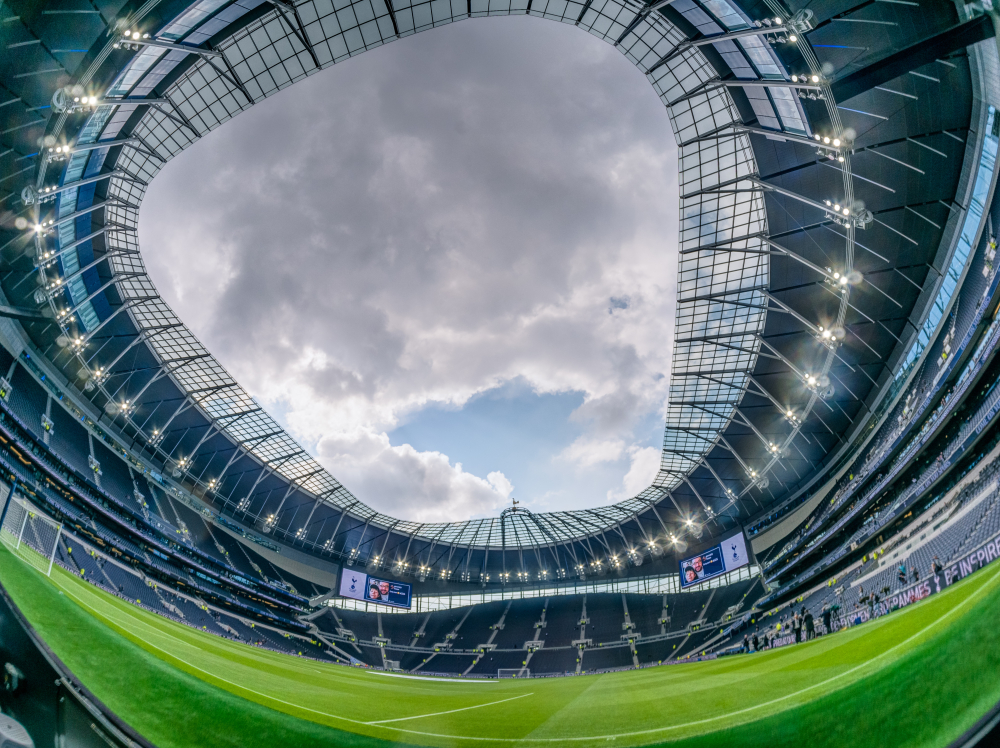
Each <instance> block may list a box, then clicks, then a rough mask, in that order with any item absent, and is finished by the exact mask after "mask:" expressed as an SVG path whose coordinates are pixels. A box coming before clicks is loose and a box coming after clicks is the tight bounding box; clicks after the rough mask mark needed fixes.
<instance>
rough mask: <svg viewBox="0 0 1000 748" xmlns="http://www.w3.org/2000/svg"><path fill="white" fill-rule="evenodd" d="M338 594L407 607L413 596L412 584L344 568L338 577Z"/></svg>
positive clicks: (396, 606) (353, 598) (397, 606)
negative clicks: (378, 577) (341, 574)
mask: <svg viewBox="0 0 1000 748" xmlns="http://www.w3.org/2000/svg"><path fill="white" fill-rule="evenodd" d="M340 596H341V597H349V598H351V599H352V600H363V601H365V602H371V603H379V604H380V605H391V606H392V607H394V608H406V609H409V608H410V605H411V600H412V598H413V585H412V584H407V583H406V582H393V581H391V580H389V579H377V578H376V577H373V576H369V575H368V574H365V573H364V572H361V571H354V570H353V569H344V573H343V576H341V577H340Z"/></svg>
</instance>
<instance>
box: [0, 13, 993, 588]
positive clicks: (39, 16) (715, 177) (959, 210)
mask: <svg viewBox="0 0 1000 748" xmlns="http://www.w3.org/2000/svg"><path fill="white" fill-rule="evenodd" d="M5 7H6V8H8V9H10V8H13V10H8V11H7V12H8V16H7V17H4V18H2V19H0V20H2V21H3V24H2V25H0V35H2V37H3V42H4V44H3V49H4V51H3V52H2V53H0V64H2V71H0V76H2V83H3V86H4V88H5V89H6V91H5V92H4V93H3V96H4V97H5V99H4V101H2V102H0V142H2V148H0V150H2V151H3V154H2V156H0V157H2V158H3V159H4V160H3V161H2V162H0V172H2V173H0V180H2V182H0V184H2V185H3V186H4V187H6V188H7V189H8V190H10V192H9V194H8V193H5V195H6V196H5V197H4V198H3V200H4V205H5V206H6V208H7V209H8V210H9V211H10V213H9V214H8V216H7V217H6V219H5V221H4V222H3V223H4V228H3V231H4V234H5V238H4V245H3V246H4V249H3V251H4V265H5V270H6V272H5V274H4V276H3V278H2V281H0V285H2V290H3V294H4V296H5V297H6V298H5V299H0V302H3V303H5V304H7V305H8V306H9V307H11V308H8V309H7V310H6V312H5V314H6V315H7V316H15V317H16V318H17V319H19V320H20V321H21V325H22V326H23V329H24V331H25V332H26V334H27V338H28V340H29V341H30V344H31V346H32V348H33V349H34V350H35V352H37V353H40V354H41V355H42V357H43V358H44V359H46V360H47V362H48V364H50V365H51V366H52V367H54V369H56V370H58V371H59V372H61V374H62V376H63V377H65V382H64V384H65V385H66V386H67V387H68V388H70V389H71V390H73V391H74V392H75V397H76V398H77V399H81V398H85V399H86V400H89V401H90V403H91V405H92V407H93V411H92V412H93V413H94V414H95V417H96V416H99V419H98V424H99V425H100V426H102V427H104V428H105V429H107V430H108V431H109V432H113V433H115V434H116V436H117V438H119V439H120V440H121V441H122V442H123V443H124V444H125V445H126V446H127V447H129V448H130V449H132V450H133V451H134V452H136V453H137V454H141V455H142V457H143V459H145V460H146V461H148V463H150V464H152V465H154V466H156V467H157V469H158V470H160V471H162V472H163V474H164V475H166V476H167V477H168V478H170V477H172V478H174V479H176V480H177V481H179V482H180V483H182V484H183V485H185V486H186V487H187V488H188V489H190V490H192V491H193V492H194V493H196V494H197V495H199V496H202V497H203V498H204V499H205V500H206V501H207V502H209V503H210V504H211V505H213V506H214V507H215V508H216V509H217V510H218V511H219V512H221V513H223V514H226V515H229V516H231V517H233V518H235V519H237V520H239V521H241V522H243V523H245V524H247V525H252V526H256V527H257V528H259V529H261V530H262V531H264V532H266V533H271V534H272V535H273V536H274V537H277V538H280V539H282V540H284V542H288V543H291V544H294V545H297V546H300V547H303V548H305V549H307V550H310V551H313V552H315V553H318V554H324V555H330V556H333V557H337V558H344V557H346V558H348V559H350V560H352V561H353V560H354V559H359V560H361V561H366V560H367V561H370V562H374V563H376V564H380V563H385V562H387V561H388V560H389V559H390V557H391V558H392V559H394V560H395V561H396V562H406V563H407V564H408V568H410V569H415V568H421V567H422V568H425V569H429V568H433V569H435V570H438V569H440V570H442V572H446V573H447V576H448V577H451V575H453V574H454V575H455V576H454V577H452V578H459V579H463V580H466V581H468V580H471V579H475V577H476V574H478V573H480V572H483V571H484V570H486V569H489V568H493V567H494V565H495V563H494V562H493V561H491V560H490V556H489V549H500V550H502V551H510V550H515V551H529V552H531V553H533V554H534V558H535V560H536V561H537V567H538V569H546V568H549V567H551V568H552V569H554V570H560V569H562V570H565V569H566V568H572V567H580V566H585V565H587V564H590V565H593V564H596V563H606V560H607V559H608V558H609V557H618V556H621V557H622V558H623V559H624V558H625V557H627V556H628V554H629V552H630V551H631V552H632V560H633V562H635V561H636V559H637V558H638V560H640V561H641V555H642V554H643V553H645V552H646V550H648V549H649V548H650V547H651V546H655V547H656V548H657V549H659V548H660V547H661V546H662V545H663V543H664V542H665V541H666V539H667V538H668V537H670V536H671V535H676V536H683V535H685V534H688V533H692V532H693V533H696V534H698V535H699V536H700V534H701V532H702V531H706V532H707V533H708V534H709V535H716V534H719V533H722V532H725V531H728V530H730V529H732V528H735V527H739V526H741V525H744V524H746V523H747V522H748V521H749V520H751V519H753V518H755V517H757V516H760V515H761V514H762V513H767V512H773V511H775V510H777V509H778V508H780V507H781V506H783V505H785V504H787V503H788V502H791V501H795V500H797V499H798V497H801V496H802V495H804V492H805V491H807V490H808V489H809V488H810V487H811V486H813V485H814V484H816V482H817V481H818V480H819V479H820V478H821V477H822V476H824V475H826V470H827V468H829V466H830V464H831V463H832V462H833V461H834V460H840V461H841V462H842V461H843V458H844V456H845V455H849V454H853V453H854V452H853V451H852V450H855V449H856V448H857V445H856V441H857V440H856V439H855V437H858V438H859V439H860V436H859V435H863V434H864V433H867V432H868V431H870V430H871V427H872V426H873V425H874V421H877V418H878V417H879V416H880V415H881V414H883V413H884V409H882V410H880V409H879V405H880V404H881V403H883V402H889V401H890V400H891V397H892V396H893V395H895V394H896V393H897V392H898V390H899V387H898V386H896V387H893V384H894V382H902V381H904V380H905V375H906V374H907V373H908V372H909V371H911V370H912V368H913V366H914V363H915V362H916V361H918V360H919V358H920V355H921V353H922V352H923V351H924V349H925V347H926V346H927V343H928V341H929V340H930V339H931V336H932V333H933V332H934V330H935V329H936V328H938V327H940V326H941V325H943V324H945V321H946V319H947V314H948V310H949V309H950V306H951V304H952V302H953V301H954V298H953V297H954V295H955V294H954V293H953V292H954V290H955V289H956V287H957V286H958V284H959V283H958V282H959V280H960V276H961V272H962V267H963V264H964V261H963V260H962V257H963V256H964V255H963V254H962V252H963V247H964V246H965V245H967V244H970V243H971V239H970V238H969V237H964V236H963V234H962V231H963V227H964V226H965V217H966V213H967V211H968V210H969V209H970V208H973V209H974V205H971V204H970V202H969V200H968V199H967V197H968V195H969V190H970V189H971V187H970V182H971V177H970V175H971V174H972V173H973V171H974V167H975V163H976V160H977V158H978V152H979V144H980V141H981V137H977V135H981V133H977V131H976V128H977V126H978V124H979V123H980V121H985V119H984V118H982V117H980V114H981V112H980V109H981V108H982V105H981V102H980V101H979V99H977V98H976V97H977V91H978V90H979V88H981V85H980V84H979V83H978V76H980V75H981V70H978V69H977V68H976V65H975V63H974V60H973V59H972V58H971V57H970V56H969V55H968V54H967V52H966V48H967V47H968V45H970V44H975V43H977V42H980V41H982V40H984V39H986V38H989V37H992V36H993V33H994V30H993V25H992V23H991V21H990V18H989V17H988V16H982V15H980V16H973V15H972V13H971V11H963V12H967V13H968V15H967V16H962V17H960V16H959V15H958V12H957V10H956V8H955V6H954V5H952V4H951V3H946V2H939V3H925V4H921V5H919V6H917V5H916V4H914V3H902V2H893V3H886V2H872V0H868V1H867V2H862V3H859V4H851V3H845V2H826V3H822V4H821V5H817V4H810V7H809V8H805V7H800V4H796V3H792V4H789V5H788V6H787V7H786V6H783V5H781V4H780V3H779V2H778V0H770V1H769V2H766V3H764V2H754V3H744V4H743V5H742V6H739V5H737V4H736V3H735V2H733V1H732V0H674V1H673V2H669V0H667V1H666V2H655V3H653V4H649V5H647V4H645V3H641V2H634V1H633V0H627V1H624V2H623V1H620V0H586V1H585V2H583V3H578V2H567V0H505V1H504V2H497V0H489V1H486V0H451V2H448V0H434V2H411V0H394V2H392V4H391V5H386V4H385V2H384V0H358V1H357V2H353V3H351V2H348V1H347V0H342V1H341V2H337V3H333V2H331V0H307V1H306V2H299V3H293V2H290V1H288V0H271V2H262V1H261V0H237V1H236V2H229V1H228V0H198V2H194V3H190V2H187V1H181V2H171V1H170V0H161V1H159V2H158V1H157V0H148V2H145V3H142V4H140V3H126V4H124V5H122V4H121V3H117V2H110V3H102V2H99V1H98V2H96V3H95V4H94V5H92V6H87V8H86V9H80V8H78V7H77V4H74V3H72V2H70V0H65V2H57V3H50V4H47V5H45V6H44V8H42V7H41V6H36V5H32V4H28V3H24V4H19V3H8V4H6V6H5ZM967 7H971V6H967ZM524 13H528V14H530V15H533V16H538V17H542V18H548V19H551V20H556V21H560V22H563V23H569V24H573V25H576V26H579V27H580V28H581V29H583V30H585V31H588V32H590V33H592V34H594V35H596V36H598V37H599V38H602V39H604V40H605V41H607V42H608V43H610V44H613V45H615V46H616V47H617V48H618V49H619V50H620V51H621V52H622V53H623V54H624V55H626V57H628V59H629V60H631V61H632V62H633V63H634V64H635V65H636V67H637V68H638V69H639V70H640V71H641V72H642V73H644V74H645V75H646V77H647V79H648V80H649V81H650V83H651V84H652V85H653V87H654V88H655V90H656V91H657V93H658V94H659V95H660V97H661V99H662V101H663V102H664V105H665V106H666V109H667V113H668V115H669V118H670V123H671V126H672V128H673V132H674V137H675V139H676V142H677V145H678V149H679V152H680V153H679V155H680V158H679V166H680V178H679V186H680V192H681V199H680V218H681V220H680V236H679V238H678V243H677V246H678V249H679V252H680V257H679V261H680V268H679V271H680V272H679V275H678V299H677V325H676V329H675V350H674V355H673V361H674V364H673V367H674V368H673V373H672V382H671V391H670V403H669V407H668V415H667V420H666V424H665V436H664V448H663V454H662V460H661V469H660V472H659V474H658V476H657V478H656V480H655V481H654V482H653V484H652V485H651V486H650V487H649V488H647V489H646V490H645V491H643V492H641V493H640V494H638V495H637V496H635V497H633V498H631V499H628V500H625V501H622V502H619V503H618V504H615V505H611V506H607V507H601V508H597V509H588V510H579V511H567V512H552V513H539V514H535V513H531V512H527V511H512V510H508V511H506V512H504V513H503V514H502V515H501V516H500V517H495V518H487V519H480V520H470V521H466V522H455V523H435V524H420V523H416V522H410V521H405V520H400V519H397V518H394V517H391V516H387V515H384V514H381V513H379V512H377V511H375V510H374V509H372V508H371V507H369V506H367V505H366V504H365V503H364V502H363V500H362V499H361V498H358V497H355V496H354V495H352V494H351V493H350V491H349V490H348V489H347V488H346V487H344V486H343V485H341V484H340V483H339V482H338V481H337V479H336V478H335V477H334V476H332V475H331V474H330V473H329V472H327V471H326V470H325V469H324V468H322V466H321V465H319V464H318V462H317V461H316V460H315V459H314V458H313V457H312V456H311V455H310V454H309V453H308V452H307V451H306V450H305V449H304V448H303V447H302V446H301V445H299V444H298V443H297V442H296V441H295V440H294V439H293V438H292V437H291V436H290V435H289V434H288V433H286V432H285V430H284V429H283V428H282V427H281V426H280V425H279V424H278V423H277V422H276V421H275V420H274V419H273V418H272V417H271V416H270V415H269V414H268V413H267V412H266V411H265V410H264V409H263V408H261V406H260V405H259V404H258V403H257V402H256V401H255V400H254V399H253V398H252V397H251V396H250V395H249V394H248V393H247V392H246V390H244V389H243V388H242V387H241V386H240V385H239V383H238V382H236V381H235V380H234V379H233V378H232V377H231V376H230V375H229V374H228V372H226V371H225V369H224V368H223V367H222V366H221V365H220V364H219V363H218V361H216V360H215V358H214V357H213V356H212V354H211V353H210V352H209V351H208V350H206V349H205V347H204V346H203V345H202V344H201V343H200V342H199V341H198V340H197V338H196V337H195V335H194V334H193V333H192V332H191V331H190V330H189V329H188V328H187V327H186V326H185V325H184V323H183V322H182V321H181V320H180V319H179V318H178V317H177V316H176V315H175V314H174V313H173V311H172V310H171V309H170V307H169V306H168V305H167V304H166V302H164V301H163V299H161V298H160V296H159V294H158V293H157V291H156V288H155V286H154V285H153V283H152V281H151V280H150V278H149V277H148V276H147V274H146V271H145V267H144V265H143V261H142V255H141V252H140V248H139V246H138V243H137V235H136V227H137V222H138V214H139V207H140V205H141V202H142V198H143V195H144V193H145V190H146V188H147V186H148V184H149V182H150V180H151V179H153V178H154V177H155V176H156V174H157V173H158V172H159V170H160V169H161V168H163V166H164V164H165V163H166V161H168V160H169V159H170V158H172V157H173V156H175V155H176V154H177V153H179V152H180V151H181V150H183V149H184V148H186V147H188V146H190V145H191V144H193V143H194V142H196V141H197V140H198V139H199V138H201V137H203V136H204V135H205V134H206V133H208V132H209V131H211V130H213V129H215V128H217V127H220V126H221V125H223V124H225V122H227V121H228V120H229V119H230V118H232V117H233V116H235V115H236V114H239V113H240V112H241V111H244V110H245V109H247V108H249V107H250V106H252V105H253V104H254V103H256V102H259V101H261V100H262V99H263V98H266V97H267V96H270V95H272V94H274V93H276V92H277V91H279V90H281V89H282V88H285V87H287V86H289V85H291V84H292V83H294V82H296V81H298V80H301V79H303V78H305V77H306V76H308V75H312V74H315V73H316V72H318V71H319V70H320V69H322V68H325V67H328V66H330V65H332V64H335V63H336V62H339V61H342V60H344V59H346V58H348V57H351V56H354V55H357V54H360V53H361V52H363V51H366V50H368V49H371V48H373V47H377V46H379V45H381V44H384V43H387V42H391V41H395V40H397V39H399V38H401V37H403V36H407V35H409V34H412V33H415V32H416V31H422V30H425V29H429V28H432V27H434V26H437V25H443V24H446V23H451V22H453V21H456V20H462V19H465V18H471V17H478V16H486V15H508V14H524ZM988 43H992V42H988ZM977 86H978V87H979V88H977ZM39 143H41V144H42V145H41V147H39ZM15 217H17V218H19V219H27V223H25V222H24V221H21V220H19V221H18V222H17V223H16V224H15ZM36 225H40V226H41V230H38V231H36V230H34V227H35V226H36ZM963 243H964V244H963ZM964 251H965V252H966V253H967V252H968V249H967V247H966V249H965V250H964ZM0 312H3V310H0ZM39 314H42V315H44V316H45V319H39V317H38V315H39ZM873 416H874V421H873ZM688 520H691V521H692V524H691V525H690V526H689V525H688V524H687V521H688ZM637 554H638V556H637ZM501 559H503V555H502V554H501ZM500 564H501V565H502V568H503V569H504V570H505V569H506V568H507V566H506V562H505V561H504V560H501V561H500ZM520 564H521V566H522V567H524V564H525V561H524V557H523V555H522V556H521V561H520ZM535 565H536V564H531V566H532V567H534V566H535ZM463 569H464V571H463ZM561 573H565V571H563V572H561Z"/></svg>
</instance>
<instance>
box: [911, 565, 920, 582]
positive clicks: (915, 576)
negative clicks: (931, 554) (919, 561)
mask: <svg viewBox="0 0 1000 748" xmlns="http://www.w3.org/2000/svg"><path fill="white" fill-rule="evenodd" d="M911 577H912V579H913V583H914V584H916V583H917V582H919V581H920V572H919V571H917V567H916V566H914V567H913V573H912V575H911Z"/></svg>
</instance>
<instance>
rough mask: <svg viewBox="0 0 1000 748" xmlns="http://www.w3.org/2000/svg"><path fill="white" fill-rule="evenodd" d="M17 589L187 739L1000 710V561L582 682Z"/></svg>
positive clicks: (535, 731) (792, 729) (98, 597)
mask: <svg viewBox="0 0 1000 748" xmlns="http://www.w3.org/2000/svg"><path fill="white" fill-rule="evenodd" d="M0 582H2V584H3V586H4V587H5V588H6V589H7V591H8V593H9V594H10V595H11V597H12V598H13V600H14V602H15V603H16V604H17V605H18V606H19V607H20V609H21V610H22V611H23V613H24V614H25V615H26V616H27V618H28V619H29V620H30V621H31V623H32V624H33V625H34V626H35V628H36V629H37V631H38V632H39V633H40V634H41V635H42V636H43V637H44V639H45V640H46V642H48V644H49V646H50V647H51V648H52V649H53V651H54V652H55V653H56V654H57V655H58V656H59V657H60V658H61V659H62V660H63V662H64V663H66V665H67V666H68V667H69V668H70V669H71V670H72V671H73V672H74V673H75V674H76V676H77V677H78V678H80V680H82V681H83V683H84V684H85V685H86V686H87V687H88V688H90V689H91V690H92V691H93V692H94V694H95V695H97V697H98V698H100V699H101V700H102V701H104V703H105V704H107V705H108V706H109V707H110V708H111V709H113V710H114V711H115V712H116V713H117V714H118V715H119V716H120V717H122V718H123V719H124V720H126V721H127V722H128V723H129V724H131V725H132V726H133V727H134V728H135V729H136V730H137V731H138V732H140V733H142V734H143V735H144V736H145V737H146V738H148V739H149V740H150V741H151V742H153V743H155V744H156V745H157V746H160V747H161V748H168V747H170V746H199V747H201V748H215V747H216V746H300V745H301V746H307V745H308V746H312V745H316V746H319V745H323V746H366V747H368V746H372V747H374V746H379V747H383V748H388V746H390V745H401V744H407V745H411V744H412V745H426V746H442V747H447V746H455V747H456V748H459V747H462V748H464V747H466V746H483V747H484V748H488V747H499V746H553V747H555V746H566V747H568V746H592V745H614V746H638V745H662V744H670V745H682V746H715V745H724V746H727V747H733V746H755V747H759V746H761V745H765V746H778V745H796V746H801V745H808V746H809V747H810V748H817V747H818V746H837V747H838V748H843V746H885V745H894V746H901V745H908V746H943V745H947V744H948V743H949V742H951V741H952V740H953V739H955V738H956V737H958V736H959V735H960V734H962V732H964V731H965V730H966V729H968V728H969V727H970V726H971V725H972V724H973V723H975V721H976V720H977V719H978V718H979V717H981V716H982V715H983V714H984V713H985V712H987V711H988V710H989V708H990V707H991V706H992V705H993V704H995V703H996V702H997V701H998V700H1000V679H998V678H997V673H998V672H1000V633H998V628H997V620H996V619H997V612H998V611H1000V564H997V565H995V566H994V567H987V568H986V569H985V570H983V571H981V572H978V573H977V574H974V575H973V576H971V577H970V578H968V579H966V580H965V581H963V582H961V583H959V584H957V585H955V586H954V587H951V588H949V589H948V590H946V591H945V592H943V593H941V594H939V595H935V596H933V597H931V598H929V599H928V600H925V601H923V602H921V603H918V604H916V605H913V606H910V607H908V608H906V609H904V610H902V611H898V612H896V613H893V614H891V615H888V616H886V617H884V618H882V619H880V620H878V621H875V622H872V623H869V624H865V625H864V626H860V627H857V628H855V629H851V630H849V631H846V632H842V633H839V634H834V635H832V636H827V637H823V638H820V639H818V640H816V641H814V642H810V643H808V644H802V645H798V646H793V647H786V648H784V649H779V650H775V651H772V652H765V653H762V654H754V655H740V656H734V657H728V658H723V659H720V660H715V661H710V662H701V663H689V664H680V665H671V666H664V667H657V668H649V669H645V670H636V671H627V672H619V673H610V674H604V675H589V676H581V677H564V678H545V679H526V680H518V681H515V680H505V681H486V682H482V681H462V680H455V681H441V680H426V679H425V680H417V679H408V678H398V677H391V676H387V675H383V674H378V673H374V672H368V671H364V670H360V669H356V668H347V667H343V666H338V665H332V664H324V663H317V662H314V661H312V660H308V659H304V658H297V657H292V656H287V655H281V654H277V653H273V652H269V651H266V650H261V649H257V648H252V647H248V646H245V645H242V644H239V643H236V642H231V641H228V640H223V639H220V638H218V637H215V636H212V635H209V634H206V633H203V632H200V631H196V630H194V629H191V628H189V627H186V626H183V625H181V624H176V623H174V622H172V621H168V620H167V619H165V618H162V617H160V616H156V615H153V614H151V613H147V612H146V611H144V610H141V609H139V608H137V607H135V606H132V605H129V604H128V603H126V602H124V601H122V600H119V599H118V598H115V597H113V596H111V595H108V594H106V593H105V592H103V591H101V590H99V589H97V588H95V587H94V586H93V585H90V584H88V583H86V582H83V581H81V580H80V579H79V578H77V577H75V576H73V575H71V574H68V573H67V572H65V571H63V570H62V569H59V568H58V567H57V568H55V569H53V573H52V577H51V579H49V578H46V577H45V576H43V575H42V574H40V573H39V572H38V571H37V570H36V569H34V568H32V567H31V566H29V565H28V564H26V563H25V562H24V561H22V560H20V559H18V558H16V557H15V556H13V555H12V554H11V553H10V552H9V551H7V550H6V548H3V549H2V550H0Z"/></svg>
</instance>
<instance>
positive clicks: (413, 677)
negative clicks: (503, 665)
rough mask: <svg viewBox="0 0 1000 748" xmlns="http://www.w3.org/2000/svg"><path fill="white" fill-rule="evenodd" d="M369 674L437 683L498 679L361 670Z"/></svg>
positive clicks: (478, 681) (491, 681) (484, 681)
mask: <svg viewBox="0 0 1000 748" xmlns="http://www.w3.org/2000/svg"><path fill="white" fill-rule="evenodd" d="M362 672H364V673H368V674H369V675H381V676H382V677H383V678H405V679H406V680H432V681H435V682H437V683H499V682H500V681H499V680H486V679H485V678H435V677H433V676H430V675H404V674H403V673H383V672H382V671H381V670H363V671H362Z"/></svg>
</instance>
